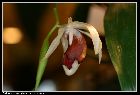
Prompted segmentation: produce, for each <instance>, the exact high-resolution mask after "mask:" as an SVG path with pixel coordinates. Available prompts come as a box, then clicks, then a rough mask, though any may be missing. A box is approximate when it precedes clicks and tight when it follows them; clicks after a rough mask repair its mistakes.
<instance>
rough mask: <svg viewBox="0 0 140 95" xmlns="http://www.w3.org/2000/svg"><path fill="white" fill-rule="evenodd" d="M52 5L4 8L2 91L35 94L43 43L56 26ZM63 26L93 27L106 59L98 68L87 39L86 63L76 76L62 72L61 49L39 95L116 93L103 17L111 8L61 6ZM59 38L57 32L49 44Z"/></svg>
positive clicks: (48, 70)
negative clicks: (50, 94)
mask: <svg viewBox="0 0 140 95" xmlns="http://www.w3.org/2000/svg"><path fill="white" fill-rule="evenodd" d="M54 6H55V4H53V3H49V4H47V3H40V4H39V3H4V4H3V90H4V91H11V90H16V91H17V90H22V91H25V90H27V91H28V90H32V89H33V88H34V86H35V79H36V73H37V68H38V61H39V53H40V49H41V47H42V43H43V40H44V38H45V37H46V35H47V34H48V32H49V31H50V29H51V28H52V26H53V25H54V24H55V17H54V14H53V8H54ZM57 6H58V12H59V18H60V23H61V24H65V23H67V19H68V18H69V17H72V18H73V20H74V21H75V20H77V21H81V22H87V23H90V24H92V25H93V26H94V27H95V28H96V29H97V30H98V32H99V35H100V37H101V40H102V42H103V57H102V61H101V64H98V57H97V56H95V55H94V49H93V45H92V41H91V39H89V38H88V37H86V36H85V38H86V41H87V45H88V51H87V55H86V58H85V60H84V61H83V62H82V63H81V65H80V67H79V69H78V71H77V72H76V73H75V74H74V75H73V76H70V77H68V76H66V75H65V73H64V71H63V68H62V63H61V60H62V55H63V50H62V46H61V45H59V47H58V48H57V50H56V51H55V52H54V53H53V54H52V55H51V56H50V58H49V61H48V64H47V67H46V70H45V73H44V75H43V78H42V80H41V85H40V87H39V89H38V90H39V91H116V90H120V85H119V81H118V77H117V74H116V71H115V70H114V67H113V65H112V63H111V60H110V57H109V54H108V51H107V47H106V43H105V38H104V27H103V26H104V24H103V20H104V15H105V12H106V10H107V8H108V4H101V3H100V4H84V3H82V4H78V3H76V4H74V3H69V4H67V3H63V4H61V3H59V4H57ZM56 35H57V31H56V32H54V33H53V34H52V36H51V38H50V43H51V41H52V40H53V38H54V37H55V36H56Z"/></svg>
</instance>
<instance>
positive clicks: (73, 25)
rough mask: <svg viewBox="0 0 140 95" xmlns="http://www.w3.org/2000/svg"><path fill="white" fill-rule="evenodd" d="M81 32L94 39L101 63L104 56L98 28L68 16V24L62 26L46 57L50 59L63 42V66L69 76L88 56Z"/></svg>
mask: <svg viewBox="0 0 140 95" xmlns="http://www.w3.org/2000/svg"><path fill="white" fill-rule="evenodd" d="M84 30H85V31H84ZM87 31H88V32H87ZM81 33H82V34H85V35H87V36H88V37H90V38H91V39H92V42H93V45H94V50H95V54H98V55H99V64H100V61H101V57H102V42H101V40H100V38H99V34H98V32H97V30H96V29H95V28H94V27H93V26H92V25H90V24H87V23H83V22H78V21H74V22H73V21H72V18H71V17H70V18H68V24H66V25H62V26H60V28H59V29H58V35H57V37H56V38H55V39H54V40H53V41H52V43H51V45H50V47H49V49H48V51H47V53H46V55H45V58H46V59H48V58H49V56H50V55H51V54H52V53H53V52H54V50H55V49H56V48H57V47H58V45H59V44H60V42H62V46H63V50H64V56H63V64H62V66H63V69H64V71H65V74H66V75H68V76H71V75H73V74H74V73H75V72H76V71H77V69H78V68H79V66H80V62H81V61H83V59H84V58H85V56H86V50H87V45H86V41H85V39H84V37H83V36H82V34H81Z"/></svg>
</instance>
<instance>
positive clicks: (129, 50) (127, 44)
mask: <svg viewBox="0 0 140 95" xmlns="http://www.w3.org/2000/svg"><path fill="white" fill-rule="evenodd" d="M104 24H105V39H106V44H107V48H108V51H109V54H110V57H111V60H112V63H113V65H114V68H115V70H116V72H117V74H118V79H119V82H120V86H121V89H122V90H125V91H126V90H127V91H134V90H136V4H134V3H130V4H129V3H127V4H123V3H121V4H119V3H118V4H110V5H109V8H108V10H107V12H106V15H105V21H104Z"/></svg>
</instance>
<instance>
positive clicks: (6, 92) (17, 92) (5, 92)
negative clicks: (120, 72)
mask: <svg viewBox="0 0 140 95" xmlns="http://www.w3.org/2000/svg"><path fill="white" fill-rule="evenodd" d="M4 3H39V4H41V3H135V4H136V91H48V92H137V2H2V92H3V93H4V94H10V92H15V93H16V94H19V92H21V94H24V92H26V93H25V94H27V92H28V93H30V94H31V93H34V92H38V93H41V94H44V93H46V92H41V91H3V4H4ZM38 93H35V94H38Z"/></svg>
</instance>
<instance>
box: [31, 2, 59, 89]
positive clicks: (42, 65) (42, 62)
mask: <svg viewBox="0 0 140 95" xmlns="http://www.w3.org/2000/svg"><path fill="white" fill-rule="evenodd" d="M53 11H54V15H55V18H56V23H55V25H54V26H53V27H52V29H51V30H50V32H49V33H48V35H47V37H46V38H45V40H44V43H43V46H42V48H41V50H44V47H45V45H48V42H49V38H50V36H51V34H52V33H53V32H54V31H55V30H56V28H58V26H59V16H58V11H57V4H56V6H55V8H54V10H53ZM45 49H46V50H45V51H46V52H47V50H48V47H47V48H45ZM46 52H45V53H46ZM45 53H43V54H40V59H39V66H38V70H37V76H36V84H35V89H34V90H37V88H38V86H39V84H40V81H41V78H42V76H43V73H44V71H45V67H46V64H47V59H46V60H42V58H43V56H45Z"/></svg>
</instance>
